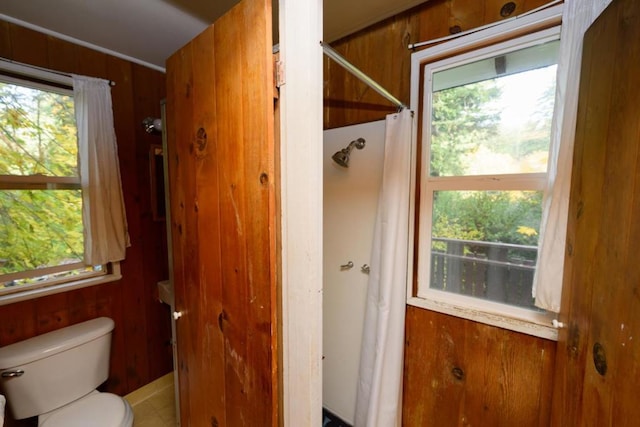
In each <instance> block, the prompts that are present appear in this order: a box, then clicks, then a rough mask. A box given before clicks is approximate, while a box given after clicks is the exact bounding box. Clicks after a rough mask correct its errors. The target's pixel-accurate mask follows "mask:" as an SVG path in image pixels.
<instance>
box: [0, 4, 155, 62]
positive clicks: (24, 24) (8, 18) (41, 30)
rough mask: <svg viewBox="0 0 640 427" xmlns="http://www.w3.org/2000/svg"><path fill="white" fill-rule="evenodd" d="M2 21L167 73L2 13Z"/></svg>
mask: <svg viewBox="0 0 640 427" xmlns="http://www.w3.org/2000/svg"><path fill="white" fill-rule="evenodd" d="M0 20H2V21H7V22H10V23H12V24H16V25H19V26H21V27H25V28H28V29H30V30H34V31H37V32H39V33H44V34H47V35H49V36H53V37H56V38H58V39H60V40H64V41H67V42H69V43H73V44H77V45H79V46H84V47H87V48H89V49H92V50H97V51H98V52H102V53H106V54H107V55H111V56H115V57H117V58H120V59H124V60H126V61H129V62H135V63H136V64H140V65H142V66H144V67H147V68H151V69H154V70H156V71H160V72H162V73H164V72H166V70H165V68H164V67H159V66H157V65H155V64H151V63H149V62H145V61H141V60H139V59H137V58H134V57H132V56H128V55H124V54H122V53H119V52H116V51H113V50H110V49H106V48H104V47H100V46H98V45H95V44H92V43H87V42H85V41H82V40H79V39H76V38H73V37H70V36H67V35H64V34H62V33H58V32H56V31H52V30H49V29H47V28H44V27H40V26H38V25H34V24H30V23H28V22H25V21H22V20H20V19H16V18H13V17H11V16H7V15H3V14H2V13H0Z"/></svg>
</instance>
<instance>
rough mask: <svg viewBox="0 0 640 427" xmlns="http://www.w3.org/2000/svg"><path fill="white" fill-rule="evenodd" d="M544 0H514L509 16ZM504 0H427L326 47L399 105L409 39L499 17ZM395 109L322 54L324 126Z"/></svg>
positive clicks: (405, 98)
mask: <svg viewBox="0 0 640 427" xmlns="http://www.w3.org/2000/svg"><path fill="white" fill-rule="evenodd" d="M547 2H548V0H516V1H514V2H513V3H514V4H515V10H514V12H513V13H512V15H511V16H514V15H517V14H521V13H523V12H526V11H529V10H532V9H534V8H536V7H538V6H541V5H543V4H545V3H547ZM505 3H508V1H507V0H483V1H479V0H430V1H426V2H425V3H424V4H422V5H420V6H417V7H415V8H413V9H410V10H408V11H406V12H404V13H401V14H399V15H396V16H393V17H391V18H389V19H387V20H385V21H382V22H380V23H378V24H375V25H372V26H370V27H368V28H366V29H364V30H362V31H359V32H357V33H355V34H353V35H350V36H347V37H345V38H343V39H341V40H338V41H336V42H334V43H331V45H332V47H333V48H334V49H335V50H337V51H338V52H339V53H340V54H341V55H342V56H344V57H345V58H346V59H347V60H348V61H349V62H351V63H352V64H354V65H355V66H356V67H358V68H359V69H360V70H362V71H363V72H364V73H365V74H367V75H369V76H370V77H371V78H373V80H375V81H376V82H378V83H379V84H381V85H382V86H383V87H384V88H385V89H387V90H388V91H389V92H390V93H391V94H392V95H394V96H395V97H396V98H398V99H399V100H400V101H402V102H403V103H404V104H405V105H409V102H410V83H411V81H410V80H411V53H412V51H410V50H409V49H408V45H409V44H410V43H417V42H421V41H425V40H431V39H435V38H439V37H443V36H447V35H449V34H450V32H451V29H452V28H453V27H459V30H460V31H466V30H469V29H472V28H476V27H479V26H482V25H485V24H488V23H492V22H496V21H499V20H501V19H505V18H503V17H502V16H501V15H500V10H501V8H502V6H503V5H504V4H505ZM395 110H396V108H395V106H393V105H392V104H391V103H390V102H389V101H387V100H386V99H385V98H383V97H382V96H381V95H379V94H378V93H377V92H375V91H374V90H373V89H371V88H369V87H367V86H366V85H365V84H364V83H362V82H360V81H359V80H358V79H356V78H355V77H353V76H352V75H351V74H349V73H348V72H347V71H345V70H344V69H343V68H342V67H340V66H339V65H337V64H336V63H334V62H333V61H332V60H330V59H329V58H327V57H325V58H324V128H325V129H330V128H336V127H341V126H346V125H351V124H356V123H364V122H369V121H373V120H381V119H383V118H384V117H385V115H386V114H389V113H393V112H394V111H395Z"/></svg>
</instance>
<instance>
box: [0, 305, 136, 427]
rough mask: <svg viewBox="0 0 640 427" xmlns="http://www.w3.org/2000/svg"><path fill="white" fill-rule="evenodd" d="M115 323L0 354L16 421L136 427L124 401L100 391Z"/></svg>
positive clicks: (50, 336)
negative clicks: (33, 419) (27, 419)
mask: <svg viewBox="0 0 640 427" xmlns="http://www.w3.org/2000/svg"><path fill="white" fill-rule="evenodd" d="M113 327H114V322H113V320H111V319H109V318H107V317H100V318H97V319H93V320H89V321H87V322H82V323H78V324H76V325H72V326H68V327H66V328H62V329H58V330H56V331H53V332H48V333H46V334H43V335H38V336H36V337H33V338H30V339H28V340H25V341H21V342H18V343H15V344H11V345H8V346H5V347H2V348H0V390H2V392H3V394H5V396H6V398H7V404H8V405H9V407H10V408H11V411H12V412H13V415H14V417H15V418H16V419H23V418H28V417H33V416H38V426H39V427H131V426H132V425H133V411H132V410H131V407H130V405H129V404H128V403H127V401H126V400H124V399H123V398H122V397H120V396H117V395H115V394H112V393H101V392H98V391H97V390H96V388H97V387H98V386H99V385H100V384H102V383H103V382H105V381H106V380H107V378H108V376H109V352H110V348H111V334H112V331H113Z"/></svg>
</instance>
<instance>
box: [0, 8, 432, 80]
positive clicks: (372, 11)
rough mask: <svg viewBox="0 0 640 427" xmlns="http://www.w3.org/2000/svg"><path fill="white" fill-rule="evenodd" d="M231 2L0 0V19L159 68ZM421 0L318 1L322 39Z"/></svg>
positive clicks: (333, 36) (337, 34)
mask: <svg viewBox="0 0 640 427" xmlns="http://www.w3.org/2000/svg"><path fill="white" fill-rule="evenodd" d="M237 1H238V0H108V1H106V0H55V1H52V0H1V1H0V19H3V20H7V21H10V22H14V23H17V24H20V25H25V26H28V27H30V28H33V29H36V30H38V31H43V32H46V33H48V34H53V35H56V36H58V37H62V38H64V39H67V40H70V41H74V42H81V43H82V44H85V45H87V46H89V47H93V48H96V47H97V48H99V49H102V50H106V51H109V52H111V53H115V54H117V55H119V56H123V57H125V58H127V59H131V60H134V61H136V62H139V63H142V64H144V65H148V66H152V67H153V68H156V69H161V70H163V69H164V66H165V60H166V59H167V58H168V57H169V56H170V55H171V54H172V53H173V52H175V51H176V50H178V49H179V48H180V47H182V46H183V45H184V44H186V43H187V42H188V41H189V40H191V39H192V38H193V37H194V36H195V35H197V34H198V33H200V32H201V31H202V30H203V29H204V28H205V27H206V26H207V25H209V24H210V23H211V22H213V21H214V20H215V19H217V18H218V17H220V16H222V15H223V14H224V13H225V12H226V11H227V10H229V9H230V8H231V7H232V6H233V5H234V4H235V3H237ZM293 1H295V0H293ZM424 1H426V0H324V40H325V41H333V40H336V39H338V38H341V37H343V36H346V35H348V34H351V33H353V32H355V31H357V30H360V29H362V28H365V27H366V26H368V25H370V24H373V23H375V22H378V21H380V20H382V19H384V18H387V17H389V16H392V15H395V14H396V13H399V12H402V11H404V10H406V9H409V8H411V7H413V6H415V5H417V4H420V3H423V2H424ZM275 3H276V1H275V0H274V4H275Z"/></svg>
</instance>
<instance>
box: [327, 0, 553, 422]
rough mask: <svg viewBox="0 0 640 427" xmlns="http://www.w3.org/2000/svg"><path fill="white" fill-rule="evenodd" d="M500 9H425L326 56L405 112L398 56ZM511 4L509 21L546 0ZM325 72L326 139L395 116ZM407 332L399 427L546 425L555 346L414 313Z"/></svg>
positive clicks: (363, 90) (403, 60)
mask: <svg viewBox="0 0 640 427" xmlns="http://www.w3.org/2000/svg"><path fill="white" fill-rule="evenodd" d="M505 3H507V1H502V0H484V1H477V0H430V1H428V2H425V3H424V4H422V5H420V6H418V7H416V8H414V9H411V10H409V11H407V12H405V13H402V14H399V15H397V16H395V17H392V18H389V19H388V20H386V21H383V22H381V23H379V24H376V25H373V26H371V27H369V28H367V29H365V30H363V31H361V32H358V33H356V34H354V35H351V36H349V37H346V38H344V39H342V40H339V41H337V42H335V43H333V44H332V46H333V47H334V48H335V49H336V50H337V51H338V52H340V53H341V54H342V55H343V56H344V57H345V58H346V59H347V60H348V61H350V62H351V63H353V64H354V65H355V66H356V67H358V68H360V69H361V70H362V71H364V72H365V73H366V74H368V75H369V76H371V77H372V78H373V79H374V80H376V81H377V82H378V83H380V84H381V85H382V86H383V87H385V88H386V89H387V90H389V91H390V92H391V93H392V94H393V95H394V96H396V97H398V98H399V99H400V100H401V101H402V102H404V103H405V104H407V105H409V102H410V99H409V97H410V93H409V90H410V77H411V76H410V72H411V70H410V63H411V53H412V52H411V51H410V50H408V49H407V46H408V45H409V44H410V43H416V42H420V41H425V40H430V39H435V38H439V37H443V36H446V35H448V34H450V32H451V31H458V30H459V31H465V30H469V29H471V28H475V27H479V26H482V25H485V24H488V23H491V22H496V21H499V20H500V19H504V18H503V17H502V16H501V15H500V9H501V8H502V6H503V5H504V4H505ZM513 3H514V4H515V10H514V12H513V14H512V15H511V16H513V15H517V14H520V13H523V12H526V11H529V10H532V9H534V8H536V7H538V6H541V5H542V4H545V3H547V0H516V1H514V2H513ZM453 27H459V28H453ZM324 71H325V79H324V97H325V103H324V127H325V129H326V128H334V127H340V126H345V125H350V124H356V123H362V122H368V121H372V120H380V119H383V118H384V116H385V115H386V114H388V113H391V112H394V111H395V107H394V106H392V105H391V104H390V103H389V102H388V101H387V100H386V99H384V98H382V97H381V96H380V95H378V94H377V93H375V92H374V91H373V90H372V89H369V88H367V87H366V86H365V85H364V84H363V83H361V82H359V81H358V80H356V79H355V78H354V77H352V76H351V75H349V74H348V73H347V72H346V71H344V70H343V69H342V68H340V66H338V65H336V64H335V63H333V62H331V61H330V60H329V59H327V58H325V62H324ZM406 327H407V329H406V353H405V375H404V402H403V425H404V426H454V425H459V426H470V425H474V426H513V425H518V426H547V425H548V423H549V419H550V405H551V394H552V387H553V369H554V361H555V348H556V343H555V342H553V341H548V340H544V339H541V338H536V337H532V336H528V335H523V334H520V333H517V332H511V331H507V330H504V329H500V328H496V327H492V326H487V325H483V324H479V323H475V322H472V321H469V320H465V319H461V318H457V317H452V316H447V315H444V314H440V313H436V312H432V311H426V310H423V309H419V308H416V307H408V310H407V326H406ZM456 368H458V369H456Z"/></svg>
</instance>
